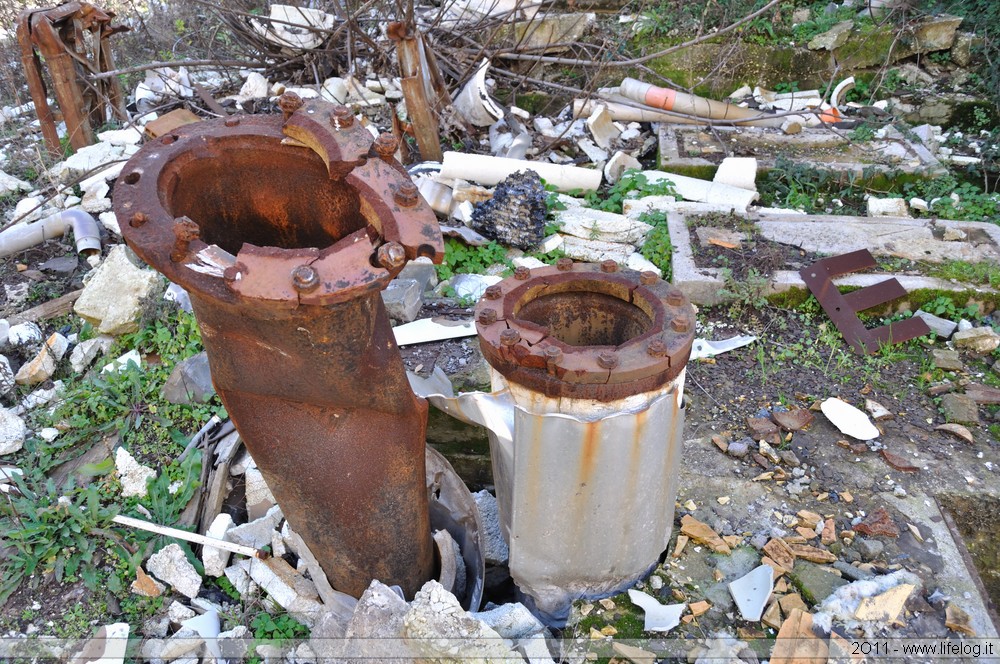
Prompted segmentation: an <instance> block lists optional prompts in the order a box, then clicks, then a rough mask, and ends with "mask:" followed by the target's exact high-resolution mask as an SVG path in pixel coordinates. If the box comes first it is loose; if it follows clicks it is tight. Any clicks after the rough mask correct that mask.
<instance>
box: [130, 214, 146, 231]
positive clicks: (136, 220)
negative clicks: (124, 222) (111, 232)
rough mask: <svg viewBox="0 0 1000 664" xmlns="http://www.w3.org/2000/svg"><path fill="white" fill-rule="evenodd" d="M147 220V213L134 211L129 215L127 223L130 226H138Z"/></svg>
mask: <svg viewBox="0 0 1000 664" xmlns="http://www.w3.org/2000/svg"><path fill="white" fill-rule="evenodd" d="M147 221H149V215H148V214H146V213H145V212H136V213H135V214H133V215H132V216H131V217H129V220H128V225H129V226H131V227H132V228H139V227H141V226H142V225H143V224H145V223H146V222H147Z"/></svg>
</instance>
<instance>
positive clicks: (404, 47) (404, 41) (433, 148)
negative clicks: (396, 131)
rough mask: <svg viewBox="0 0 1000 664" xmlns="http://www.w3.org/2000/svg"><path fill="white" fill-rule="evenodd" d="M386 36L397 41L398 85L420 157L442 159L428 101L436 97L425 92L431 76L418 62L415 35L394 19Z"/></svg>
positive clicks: (433, 113) (417, 44)
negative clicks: (404, 101) (401, 91)
mask: <svg viewBox="0 0 1000 664" xmlns="http://www.w3.org/2000/svg"><path fill="white" fill-rule="evenodd" d="M389 37H390V38H391V39H392V40H393V41H395V42H396V55H397V56H398V57H399V76H400V88H401V89H402V90H403V97H404V98H405V99H406V112H407V113H408V114H409V116H410V123H411V124H412V125H413V133H414V134H415V135H416V137H417V146H418V147H419V148H420V156H421V157H423V159H424V160H426V161H441V160H442V159H443V158H444V157H443V153H442V152H441V128H440V125H439V123H438V116H437V114H436V113H435V111H434V106H433V105H432V103H431V100H432V99H435V96H434V93H433V92H428V88H429V87H430V86H429V85H428V82H429V80H430V75H429V73H428V72H425V71H424V67H423V65H422V63H421V58H420V42H419V41H418V35H416V34H414V33H413V32H412V31H411V30H410V29H409V28H408V27H407V25H406V24H405V23H402V22H395V23H390V24H389ZM432 90H433V89H432ZM435 101H436V99H435Z"/></svg>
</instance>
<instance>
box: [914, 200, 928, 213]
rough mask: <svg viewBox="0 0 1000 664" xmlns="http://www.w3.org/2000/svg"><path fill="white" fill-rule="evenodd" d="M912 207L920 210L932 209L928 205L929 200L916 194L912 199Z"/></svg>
mask: <svg viewBox="0 0 1000 664" xmlns="http://www.w3.org/2000/svg"><path fill="white" fill-rule="evenodd" d="M910 208H912V209H914V210H919V211H920V212H927V211H928V210H929V209H930V207H929V206H928V205H927V201H925V200H924V199H922V198H917V197H916V196H914V197H913V198H911V199H910Z"/></svg>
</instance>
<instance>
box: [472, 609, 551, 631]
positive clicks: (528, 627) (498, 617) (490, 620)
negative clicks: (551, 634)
mask: <svg viewBox="0 0 1000 664" xmlns="http://www.w3.org/2000/svg"><path fill="white" fill-rule="evenodd" d="M472 617H473V618H476V619H477V620H481V621H483V622H484V623H486V625H487V626H489V627H490V628H491V629H493V630H494V631H496V633H497V634H499V635H500V636H502V637H503V638H505V639H512V640H517V639H527V638H530V637H532V636H534V635H535V634H541V633H542V632H544V631H545V625H543V624H542V623H541V622H539V621H538V618H536V617H535V616H533V615H532V614H531V611H529V610H528V608H527V607H526V606H525V605H524V604H521V603H520V602H515V603H511V604H504V605H502V606H498V607H497V608H495V609H492V610H490V611H480V612H478V613H473V614H472Z"/></svg>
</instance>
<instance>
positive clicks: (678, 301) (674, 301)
mask: <svg viewBox="0 0 1000 664" xmlns="http://www.w3.org/2000/svg"><path fill="white" fill-rule="evenodd" d="M667 304H669V305H670V306H672V307H679V306H681V305H683V304H684V293H682V292H680V291H679V290H676V289H674V290H672V291H670V292H669V293H667Z"/></svg>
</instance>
